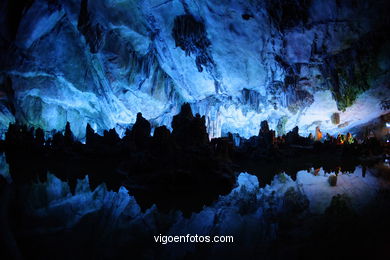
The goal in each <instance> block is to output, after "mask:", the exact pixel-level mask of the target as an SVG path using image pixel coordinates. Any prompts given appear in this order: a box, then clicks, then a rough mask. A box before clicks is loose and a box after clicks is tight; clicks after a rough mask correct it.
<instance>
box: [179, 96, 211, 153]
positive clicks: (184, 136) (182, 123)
mask: <svg viewBox="0 0 390 260" xmlns="http://www.w3.org/2000/svg"><path fill="white" fill-rule="evenodd" d="M172 129H173V130H172V137H173V138H174V139H175V141H176V142H177V144H179V145H180V146H183V147H187V146H197V145H206V144H208V143H209V138H208V133H207V130H206V119H205V117H204V116H202V117H200V115H199V114H196V116H195V117H194V116H193V114H192V110H191V106H190V104H188V103H184V104H183V105H182V106H181V110H180V113H179V114H178V115H176V116H174V117H173V120H172Z"/></svg>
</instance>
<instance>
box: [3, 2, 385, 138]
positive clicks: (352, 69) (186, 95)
mask: <svg viewBox="0 0 390 260" xmlns="http://www.w3.org/2000/svg"><path fill="white" fill-rule="evenodd" d="M384 2H385V1H382V2H381V1H357V2H356V1H332V0H331V1H329V0H311V1H288V0H276V1H275V0H266V1H240V2H237V1H223V3H221V2H220V1H201V0H198V1H187V0H185V1H176V0H174V1H165V0H161V1H160V0H153V1H152V0H139V1H118V0H102V1H88V0H70V1H61V0H55V1H45V0H35V1H24V0H20V1H2V2H1V4H0V12H1V15H0V17H1V22H2V26H1V31H0V33H1V37H0V48H1V52H0V56H1V58H0V64H1V65H0V87H1V93H0V94H1V106H0V108H1V110H0V111H1V113H0V125H1V128H2V129H5V128H7V126H8V124H9V122H13V121H15V120H17V121H18V122H21V123H27V124H29V125H32V126H35V127H42V128H43V129H45V130H46V131H50V130H52V129H57V130H61V129H63V127H64V126H65V124H66V122H67V121H69V122H70V123H71V126H72V131H73V132H74V133H75V135H76V136H77V137H78V138H84V135H85V127H86V125H87V123H89V124H90V125H91V126H92V128H94V129H95V130H97V131H98V132H100V133H101V132H102V131H103V130H105V129H111V128H114V127H115V128H116V130H117V131H118V132H119V133H120V134H123V133H124V131H125V129H126V127H128V126H129V125H131V124H132V123H134V122H135V119H136V114H137V112H142V114H143V115H144V117H145V118H146V119H148V120H150V121H151V122H152V126H153V127H156V126H158V125H163V124H165V125H167V126H169V124H170V122H171V120H172V116H173V115H174V114H176V113H177V112H178V111H179V109H180V106H181V104H182V103H183V102H189V103H190V104H191V107H192V110H193V111H194V113H199V114H201V115H205V118H206V125H207V128H208V132H209V133H210V136H211V137H216V136H221V135H225V134H226V133H227V132H233V133H238V134H240V135H241V136H244V137H249V136H252V135H256V134H257V133H258V131H259V128H260V122H261V121H263V120H267V121H268V123H269V126H270V128H272V129H276V130H277V134H283V133H285V132H287V131H289V130H291V129H292V128H293V127H295V126H296V125H297V126H299V129H300V134H302V135H307V134H309V133H310V132H311V133H313V134H314V133H315V128H316V127H317V126H319V127H320V128H321V130H322V131H323V133H326V132H329V133H330V134H337V133H338V132H347V131H350V130H354V131H357V129H358V126H359V125H361V124H367V123H369V122H371V121H372V120H374V119H376V118H378V117H379V116H380V115H382V114H386V113H388V112H389V95H390V94H389V93H390V92H389V91H388V88H389V82H390V81H389V66H390V62H389V56H390V53H389V50H390V49H389V48H388V46H389V39H388V37H387V36H388V28H389V19H388V16H387V10H388V8H385V7H384V6H383V3H384Z"/></svg>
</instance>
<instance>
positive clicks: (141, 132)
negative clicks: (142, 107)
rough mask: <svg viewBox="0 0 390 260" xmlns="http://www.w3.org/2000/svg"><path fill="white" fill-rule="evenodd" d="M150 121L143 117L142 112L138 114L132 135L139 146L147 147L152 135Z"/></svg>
mask: <svg viewBox="0 0 390 260" xmlns="http://www.w3.org/2000/svg"><path fill="white" fill-rule="evenodd" d="M150 131H151V127H150V123H149V121H148V120H146V119H145V118H143V117H142V114H141V113H138V114H137V119H136V121H135V124H134V125H133V128H132V129H131V136H132V139H133V140H134V142H135V144H136V146H137V147H138V148H142V147H146V145H147V142H148V139H149V137H150Z"/></svg>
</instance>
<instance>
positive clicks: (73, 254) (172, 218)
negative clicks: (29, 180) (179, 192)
mask: <svg viewBox="0 0 390 260" xmlns="http://www.w3.org/2000/svg"><path fill="white" fill-rule="evenodd" d="M381 167H382V166H378V167H375V168H369V169H367V171H366V176H365V177H363V176H362V174H363V171H362V167H360V166H358V167H356V169H355V171H354V172H353V173H351V174H339V175H338V181H337V185H336V186H335V187H332V186H330V185H329V183H328V181H327V180H328V177H329V175H334V173H331V174H328V173H325V171H324V170H323V169H322V168H320V169H319V170H318V169H316V170H315V169H312V170H311V171H310V172H308V171H306V170H304V171H299V172H298V173H297V174H296V181H294V180H292V178H291V177H290V176H288V175H286V174H277V175H275V176H274V177H273V179H272V181H271V182H270V183H269V184H267V185H265V187H263V188H261V187H260V185H259V182H260V183H261V181H262V180H261V178H259V180H258V178H257V177H256V176H254V175H251V174H247V173H241V174H239V175H238V177H237V186H236V187H235V188H234V189H233V190H232V191H231V192H229V193H228V194H227V195H224V196H220V197H219V198H218V199H217V200H215V201H214V202H213V203H211V204H210V205H209V206H206V207H204V208H203V209H202V210H200V211H199V212H197V213H192V214H191V215H190V216H187V217H183V215H182V214H181V213H180V212H178V211H174V210H173V211H170V212H169V213H164V212H161V211H160V210H159V209H158V208H157V207H154V206H153V207H151V208H149V209H147V210H145V211H144V212H143V211H142V210H141V207H140V206H139V203H138V200H137V199H136V198H134V196H131V195H129V192H128V190H127V189H126V188H125V187H121V188H119V189H118V190H117V191H116V192H114V191H108V190H107V188H106V185H105V184H100V185H98V186H97V187H95V189H93V190H92V189H91V187H90V184H89V183H90V180H89V176H85V177H84V178H83V179H78V180H77V181H76V185H75V189H74V193H73V194H72V192H71V189H70V186H69V185H68V183H67V182H64V181H62V180H60V179H58V178H57V177H56V176H54V175H52V174H48V175H47V178H46V180H45V181H44V182H36V183H33V184H29V185H26V184H22V183H20V184H17V185H18V188H16V187H15V186H13V188H14V195H15V196H14V198H18V199H17V200H16V201H11V203H13V204H14V209H13V211H12V212H11V213H10V214H11V216H12V218H14V222H15V224H16V226H15V227H14V229H15V234H16V240H17V241H18V243H19V249H20V250H21V251H22V252H23V253H24V255H25V256H27V257H28V256H35V257H40V258H50V257H51V256H53V255H59V256H60V257H59V258H63V259H69V258H72V259H78V258H86V257H87V258H99V257H102V256H107V257H109V258H116V257H130V256H131V257H135V258H137V257H144V256H145V252H147V254H148V257H149V258H151V259H153V258H158V257H159V256H161V255H164V257H165V258H168V259H169V258H170V259H176V258H182V257H186V256H187V257H188V256H192V257H204V258H210V256H213V257H228V258H231V257H249V258H250V257H251V256H252V257H253V256H262V257H267V258H272V259H274V258H281V259H287V258H290V257H292V258H294V257H298V256H299V257H301V256H306V257H309V256H312V255H313V254H314V253H315V252H319V251H321V252H323V256H324V257H325V256H326V257H332V256H333V254H334V252H333V251H327V250H325V249H326V248H327V245H329V243H332V242H334V241H335V240H337V241H338V243H336V244H335V245H334V246H333V250H339V249H340V248H341V245H342V247H343V248H344V247H347V248H350V249H351V250H352V248H354V247H351V246H352V245H353V246H355V247H356V245H359V247H360V244H359V243H363V245H364V247H369V248H370V247H372V246H376V247H378V246H379V247H378V248H381V247H380V246H381V245H382V244H383V243H387V242H386V241H388V240H383V238H384V236H383V235H384V234H387V233H386V232H387V231H388V230H389V225H388V224H386V222H383V221H382V219H383V218H387V217H389V216H390V214H389V212H387V211H386V208H387V209H388V207H384V206H389V204H388V202H389V200H388V197H389V194H390V193H389V192H385V191H386V190H388V188H389V181H388V180H385V179H384V178H382V176H381V174H383V171H382V170H378V169H380V168H381ZM339 194H340V195H339ZM371 204H372V205H371ZM371 206H372V207H371ZM367 207H368V211H369V214H368V215H367V214H366V213H364V212H365V208H367ZM26 209H27V210H26ZM375 209H376V210H377V209H380V210H381V211H380V212H376V211H375ZM318 214H322V215H318ZM357 226H358V227H359V229H358V233H354V232H356V230H357V229H356V227H357ZM381 229H383V230H381ZM156 234H157V235H158V234H164V235H186V234H198V235H210V234H212V235H233V236H234V238H235V239H236V240H235V243H234V244H233V245H231V244H229V245H225V244H209V245H203V246H204V248H203V247H202V249H201V250H200V249H199V246H201V245H197V244H168V245H164V246H162V245H159V244H156V243H155V242H154V241H153V240H152V237H153V235H156ZM374 234H375V236H373V235H374ZM64 241H66V242H64ZM87 241H88V242H87ZM338 245H340V248H339V246H338ZM259 247H260V248H261V250H260V251H259ZM302 247H304V248H305V250H303V251H302ZM281 249H283V250H281ZM275 250H276V251H275ZM323 250H324V251H323ZM359 252H360V251H359ZM348 253H349V254H350V255H356V254H357V251H351V252H348Z"/></svg>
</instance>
